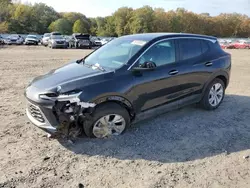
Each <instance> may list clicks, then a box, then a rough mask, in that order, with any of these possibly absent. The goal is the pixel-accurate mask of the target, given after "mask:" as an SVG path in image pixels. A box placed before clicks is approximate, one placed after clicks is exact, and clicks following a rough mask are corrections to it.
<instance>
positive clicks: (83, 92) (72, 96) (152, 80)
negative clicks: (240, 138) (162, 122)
mask: <svg viewBox="0 0 250 188" xmlns="http://www.w3.org/2000/svg"><path fill="white" fill-rule="evenodd" d="M230 71H231V55H230V54H229V53H226V52H225V51H224V50H222V49H221V47H220V46H219V43H218V41H217V39H216V38H215V37H210V36H204V35H194V34H180V33H176V34H174V33H165V34H164V33H150V34H137V35H128V36H123V37H120V38H118V39H116V40H113V41H111V42H109V43H108V44H106V45H105V46H103V47H101V48H99V49H97V50H95V51H94V52H93V53H91V54H90V55H88V56H87V57H82V58H81V59H79V60H77V61H75V62H71V63H69V64H67V65H65V66H64V67H61V68H59V69H57V70H53V71H50V72H49V73H48V74H46V75H44V76H39V77H37V78H35V79H34V80H33V81H32V82H31V83H30V85H29V86H28V88H27V89H26V91H25V96H26V98H27V101H28V106H27V110H26V113H27V116H28V118H29V119H30V121H31V122H32V123H33V124H35V125H36V126H38V127H40V128H42V129H43V130H45V131H47V132H51V133H55V132H58V131H59V132H60V131H61V130H66V132H67V134H68V133H70V132H71V131H72V133H73V132H78V133H81V132H82V131H81V130H83V131H84V132H85V134H86V135H87V136H88V137H97V138H105V137H109V136H117V135H120V134H122V133H123V132H124V131H126V129H127V128H129V127H130V125H131V123H134V122H137V121H139V120H142V119H143V117H152V115H153V114H154V115H156V114H157V115H159V114H160V113H164V112H167V111H169V110H173V109H178V108H180V107H183V106H185V105H190V104H196V103H199V104H200V106H201V107H203V108H204V109H206V110H215V109H216V108H218V107H219V106H220V105H221V103H222V101H223V98H224V95H225V89H226V88H227V86H228V84H229V80H230Z"/></svg>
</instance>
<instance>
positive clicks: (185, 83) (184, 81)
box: [178, 38, 212, 97]
mask: <svg viewBox="0 0 250 188" xmlns="http://www.w3.org/2000/svg"><path fill="white" fill-rule="evenodd" d="M209 42H210V41H207V40H202V39H194V38H192V39H191V38H190V39H178V48H179V62H178V75H179V80H178V82H179V87H180V90H179V92H180V93H179V96H182V97H185V96H191V95H193V94H201V92H202V89H203V86H204V84H205V83H206V81H207V80H208V78H209V76H210V75H211V71H210V67H211V66H212V62H210V60H211V57H209V50H210V49H209V44H208V43H209ZM197 97H198V96H197Z"/></svg>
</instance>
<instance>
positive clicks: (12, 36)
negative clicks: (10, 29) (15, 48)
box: [8, 35, 19, 39]
mask: <svg viewBox="0 0 250 188" xmlns="http://www.w3.org/2000/svg"><path fill="white" fill-rule="evenodd" d="M8 38H12V39H18V38H19V36H18V35H10V36H9V37H8Z"/></svg>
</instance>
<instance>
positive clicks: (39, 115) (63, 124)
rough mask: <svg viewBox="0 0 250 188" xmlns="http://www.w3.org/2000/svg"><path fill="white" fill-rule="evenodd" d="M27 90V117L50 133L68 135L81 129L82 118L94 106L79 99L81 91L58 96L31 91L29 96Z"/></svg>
mask: <svg viewBox="0 0 250 188" xmlns="http://www.w3.org/2000/svg"><path fill="white" fill-rule="evenodd" d="M28 92H29V90H28V91H26V93H25V95H26V98H27V100H28V102H27V109H26V114H27V116H28V118H29V119H30V121H31V122H32V123H33V124H34V125H36V126H37V127H39V128H41V129H43V130H44V131H46V132H48V133H51V134H55V133H63V134H66V135H70V132H76V130H80V129H82V123H83V121H84V119H85V118H86V117H87V116H88V114H89V113H91V111H92V110H93V108H94V107H95V104H93V103H88V102H82V101H81V100H80V98H79V96H80V95H81V92H78V93H74V94H60V95H58V96H50V95H46V94H35V95H34V93H33V92H32V93H33V95H32V96H30V93H28ZM80 124H81V125H80ZM71 130H73V131H71Z"/></svg>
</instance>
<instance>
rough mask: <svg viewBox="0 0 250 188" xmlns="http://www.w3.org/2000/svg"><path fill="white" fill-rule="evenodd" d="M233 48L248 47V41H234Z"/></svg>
mask: <svg viewBox="0 0 250 188" xmlns="http://www.w3.org/2000/svg"><path fill="white" fill-rule="evenodd" d="M234 47H235V49H250V42H248V41H241V42H236V43H234Z"/></svg>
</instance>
